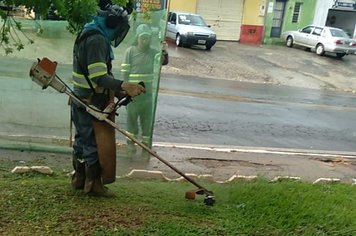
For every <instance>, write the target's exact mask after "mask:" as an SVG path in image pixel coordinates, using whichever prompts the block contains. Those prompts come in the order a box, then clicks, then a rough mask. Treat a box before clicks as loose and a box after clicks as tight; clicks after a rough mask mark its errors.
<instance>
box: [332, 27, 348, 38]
mask: <svg viewBox="0 0 356 236" xmlns="http://www.w3.org/2000/svg"><path fill="white" fill-rule="evenodd" d="M330 33H331V35H332V36H333V37H339V38H350V37H349V36H348V35H347V34H346V32H345V31H343V30H340V29H330Z"/></svg>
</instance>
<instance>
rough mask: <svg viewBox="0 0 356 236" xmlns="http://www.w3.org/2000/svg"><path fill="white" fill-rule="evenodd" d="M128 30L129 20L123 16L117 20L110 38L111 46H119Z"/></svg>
mask: <svg viewBox="0 0 356 236" xmlns="http://www.w3.org/2000/svg"><path fill="white" fill-rule="evenodd" d="M129 30H130V25H129V22H128V20H127V17H124V18H123V19H122V20H120V21H119V23H118V25H117V27H116V28H115V31H114V37H113V38H112V40H111V46H113V47H115V48H116V47H117V46H119V44H120V43H121V42H122V40H124V38H125V37H126V35H127V33H128V32H129Z"/></svg>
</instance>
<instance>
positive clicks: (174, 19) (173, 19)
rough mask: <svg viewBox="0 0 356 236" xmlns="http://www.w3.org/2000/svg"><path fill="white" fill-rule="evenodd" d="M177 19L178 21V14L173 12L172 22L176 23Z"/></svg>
mask: <svg viewBox="0 0 356 236" xmlns="http://www.w3.org/2000/svg"><path fill="white" fill-rule="evenodd" d="M176 21H177V14H176V13H173V14H172V17H171V20H170V22H171V23H173V24H176Z"/></svg>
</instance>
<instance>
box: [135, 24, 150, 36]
mask: <svg viewBox="0 0 356 236" xmlns="http://www.w3.org/2000/svg"><path fill="white" fill-rule="evenodd" d="M151 34H152V31H151V28H150V27H149V26H148V25H146V24H141V25H139V26H137V28H136V36H137V37H140V36H142V35H149V36H151Z"/></svg>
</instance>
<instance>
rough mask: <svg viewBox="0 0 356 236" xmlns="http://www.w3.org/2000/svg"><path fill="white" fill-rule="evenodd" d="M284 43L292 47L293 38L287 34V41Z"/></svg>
mask: <svg viewBox="0 0 356 236" xmlns="http://www.w3.org/2000/svg"><path fill="white" fill-rule="evenodd" d="M286 45H287V47H289V48H291V47H293V38H292V36H288V38H287V41H286Z"/></svg>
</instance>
